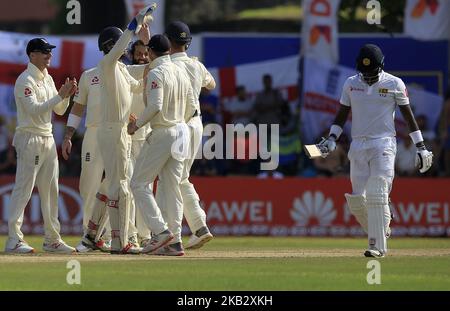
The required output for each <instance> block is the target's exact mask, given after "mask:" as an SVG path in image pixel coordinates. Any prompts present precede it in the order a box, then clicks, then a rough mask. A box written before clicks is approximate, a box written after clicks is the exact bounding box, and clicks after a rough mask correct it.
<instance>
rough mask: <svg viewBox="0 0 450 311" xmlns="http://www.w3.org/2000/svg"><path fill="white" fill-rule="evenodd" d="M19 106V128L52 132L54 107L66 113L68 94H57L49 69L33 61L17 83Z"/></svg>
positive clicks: (49, 133)
mask: <svg viewBox="0 0 450 311" xmlns="http://www.w3.org/2000/svg"><path fill="white" fill-rule="evenodd" d="M14 97H15V100H16V106H17V128H16V130H17V131H19V132H20V131H25V132H30V133H34V134H37V135H41V136H52V135H53V134H52V110H53V111H54V112H55V113H57V114H59V115H63V114H64V113H65V112H66V109H67V107H68V106H69V98H66V99H64V100H63V99H62V98H61V97H60V96H59V95H58V91H57V90H56V87H55V82H53V78H52V77H51V76H50V75H49V74H48V72H47V69H44V71H40V70H39V69H38V68H37V67H36V66H35V65H33V64H32V63H28V66H27V69H26V70H25V71H24V72H22V73H21V74H20V76H19V77H18V78H17V80H16V84H15V85H14Z"/></svg>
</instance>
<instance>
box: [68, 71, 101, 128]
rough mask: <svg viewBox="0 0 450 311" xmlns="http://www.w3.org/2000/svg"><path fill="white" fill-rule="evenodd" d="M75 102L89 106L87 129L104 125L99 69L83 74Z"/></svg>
mask: <svg viewBox="0 0 450 311" xmlns="http://www.w3.org/2000/svg"><path fill="white" fill-rule="evenodd" d="M73 101H74V102H76V103H78V104H80V105H82V106H87V111H86V127H97V126H99V125H100V124H101V123H102V120H103V112H104V107H102V102H101V100H100V75H99V72H98V68H97V67H94V68H91V69H88V70H86V71H85V72H83V74H82V75H81V78H80V81H79V82H78V90H77V92H76V93H75V96H74V98H73Z"/></svg>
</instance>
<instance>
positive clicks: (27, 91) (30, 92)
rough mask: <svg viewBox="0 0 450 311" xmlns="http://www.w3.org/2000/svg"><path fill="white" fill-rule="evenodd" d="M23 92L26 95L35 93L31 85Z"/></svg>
mask: <svg viewBox="0 0 450 311" xmlns="http://www.w3.org/2000/svg"><path fill="white" fill-rule="evenodd" d="M23 94H24V95H25V97H30V96H31V95H32V94H33V92H32V91H31V89H30V88H29V87H26V88H25V90H24V91H23Z"/></svg>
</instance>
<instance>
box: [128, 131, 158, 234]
mask: <svg viewBox="0 0 450 311" xmlns="http://www.w3.org/2000/svg"><path fill="white" fill-rule="evenodd" d="M144 143H145V140H132V141H131V170H130V175H131V176H133V171H134V167H135V166H136V160H137V158H138V156H139V154H140V153H141V150H142V147H143V146H144ZM151 187H152V184H150V189H151ZM130 220H131V222H132V223H133V222H134V223H135V225H136V231H137V234H138V237H139V238H140V239H150V238H151V232H150V230H149V229H148V227H147V225H146V224H145V221H144V218H143V217H142V213H141V210H140V209H139V208H136V204H135V201H134V197H132V199H131V211H130ZM130 231H131V230H128V234H129V235H132V234H133V233H132V232H130Z"/></svg>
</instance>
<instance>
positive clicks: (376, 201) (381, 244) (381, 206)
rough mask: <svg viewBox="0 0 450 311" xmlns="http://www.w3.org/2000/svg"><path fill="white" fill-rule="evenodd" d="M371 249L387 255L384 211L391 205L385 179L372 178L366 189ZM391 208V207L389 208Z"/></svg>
mask: <svg viewBox="0 0 450 311" xmlns="http://www.w3.org/2000/svg"><path fill="white" fill-rule="evenodd" d="M366 196H367V212H368V229H369V230H368V231H369V248H376V249H378V250H379V251H381V252H383V253H384V254H386V252H387V241H386V229H385V221H384V211H385V208H386V206H388V204H389V185H388V182H387V179H386V178H384V177H370V178H369V180H368V182H367V188H366ZM388 207H389V206H388Z"/></svg>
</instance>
